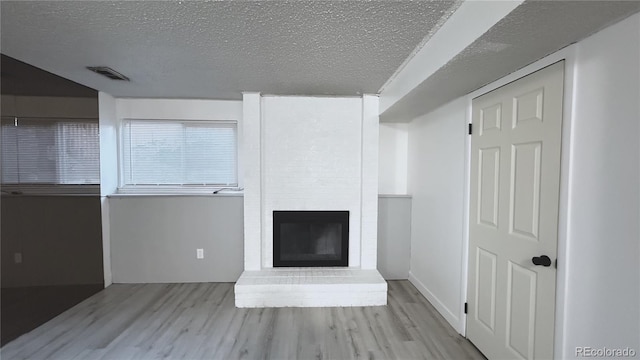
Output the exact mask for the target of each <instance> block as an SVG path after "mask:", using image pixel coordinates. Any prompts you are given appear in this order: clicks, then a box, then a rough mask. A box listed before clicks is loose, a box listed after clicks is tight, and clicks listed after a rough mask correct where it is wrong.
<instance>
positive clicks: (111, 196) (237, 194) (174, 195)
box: [106, 191, 244, 198]
mask: <svg viewBox="0 0 640 360" xmlns="http://www.w3.org/2000/svg"><path fill="white" fill-rule="evenodd" d="M243 196H244V192H242V191H237V192H228V193H227V192H221V193H219V194H212V193H206V194H198V193H193V194H184V193H176V194H169V193H157V194H150V193H147V194H118V193H115V194H111V195H107V196H106V197H108V198H130V197H243Z"/></svg>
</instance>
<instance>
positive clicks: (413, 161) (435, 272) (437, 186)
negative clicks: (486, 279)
mask: <svg viewBox="0 0 640 360" xmlns="http://www.w3.org/2000/svg"><path fill="white" fill-rule="evenodd" d="M466 108H467V100H466V99H465V98H461V99H458V100H455V101H453V102H451V103H449V104H447V105H444V106H443V107H441V108H439V109H438V110H436V111H434V112H432V113H430V114H427V115H425V116H422V117H420V118H418V119H415V120H414V121H413V122H412V123H411V124H410V126H409V193H410V194H411V195H412V211H411V215H412V220H411V271H410V273H409V279H410V280H411V282H412V283H413V284H414V285H415V286H416V287H417V288H418V289H419V290H420V291H421V292H422V293H423V294H424V295H425V297H426V298H427V299H428V300H429V301H430V302H431V303H432V304H433V305H434V306H435V307H436V308H437V309H438V311H439V312H440V313H441V314H442V315H443V316H444V317H445V318H446V319H447V321H449V323H451V325H452V326H453V327H454V328H455V329H456V330H458V331H459V332H462V331H463V327H464V318H463V316H462V306H463V305H462V301H461V299H462V296H461V294H462V293H461V291H462V287H461V282H462V277H463V276H466V274H463V273H462V269H463V256H462V254H463V244H464V237H463V228H464V218H463V212H464V199H463V194H464V191H465V189H464V184H465V181H464V176H465V152H466V150H465V138H466V136H468V135H467V134H466V132H465V124H466V122H467V118H466Z"/></svg>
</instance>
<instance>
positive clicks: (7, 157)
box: [0, 117, 100, 187]
mask: <svg viewBox="0 0 640 360" xmlns="http://www.w3.org/2000/svg"><path fill="white" fill-rule="evenodd" d="M0 133H1V140H2V145H1V151H2V156H1V161H2V167H1V168H2V184H3V187H6V185H10V186H9V187H12V186H11V185H16V186H17V187H24V186H25V185H91V184H94V185H95V184H99V183H100V140H99V134H98V120H97V119H93V120H92V119H79V120H78V119H73V120H70V119H45V118H15V117H2V122H1V126H0Z"/></svg>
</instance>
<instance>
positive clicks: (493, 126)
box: [467, 62, 564, 359]
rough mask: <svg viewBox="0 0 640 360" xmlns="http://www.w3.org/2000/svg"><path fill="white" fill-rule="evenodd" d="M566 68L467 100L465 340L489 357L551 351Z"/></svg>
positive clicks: (540, 355)
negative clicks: (469, 127)
mask: <svg viewBox="0 0 640 360" xmlns="http://www.w3.org/2000/svg"><path fill="white" fill-rule="evenodd" d="M563 73H564V62H560V63H557V64H554V65H551V66H549V67H547V68H544V69H542V70H540V71H538V72H535V73H533V74H531V75H529V76H526V77H524V78H522V79H520V80H517V81H515V82H513V83H510V84H508V85H506V86H503V87H501V88H498V89H496V90H494V91H492V92H490V93H488V94H485V95H483V96H480V97H478V98H476V99H474V100H473V105H472V111H473V119H472V121H473V135H472V138H471V197H470V210H469V211H470V214H469V222H470V224H469V279H468V284H469V287H468V292H467V294H468V314H467V337H468V338H469V340H471V342H473V343H474V344H475V345H476V346H477V347H478V349H480V351H482V352H483V353H484V355H485V356H487V358H489V359H550V358H552V357H553V336H554V312H555V298H556V295H555V294H556V267H555V263H554V262H555V260H556V252H557V234H558V198H559V188H560V141H561V129H562V98H563V77H564V75H563ZM542 255H545V256H547V257H548V258H549V260H550V261H545V260H546V259H545V258H544V257H541V256H542ZM534 257H537V258H536V259H535V262H537V263H546V264H545V265H549V263H550V265H549V266H544V265H535V264H534V261H533V258H534Z"/></svg>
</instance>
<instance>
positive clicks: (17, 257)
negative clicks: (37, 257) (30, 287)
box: [13, 252, 22, 264]
mask: <svg viewBox="0 0 640 360" xmlns="http://www.w3.org/2000/svg"><path fill="white" fill-rule="evenodd" d="M13 262H15V263H16V264H22V253H19V252H17V253H13Z"/></svg>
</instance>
